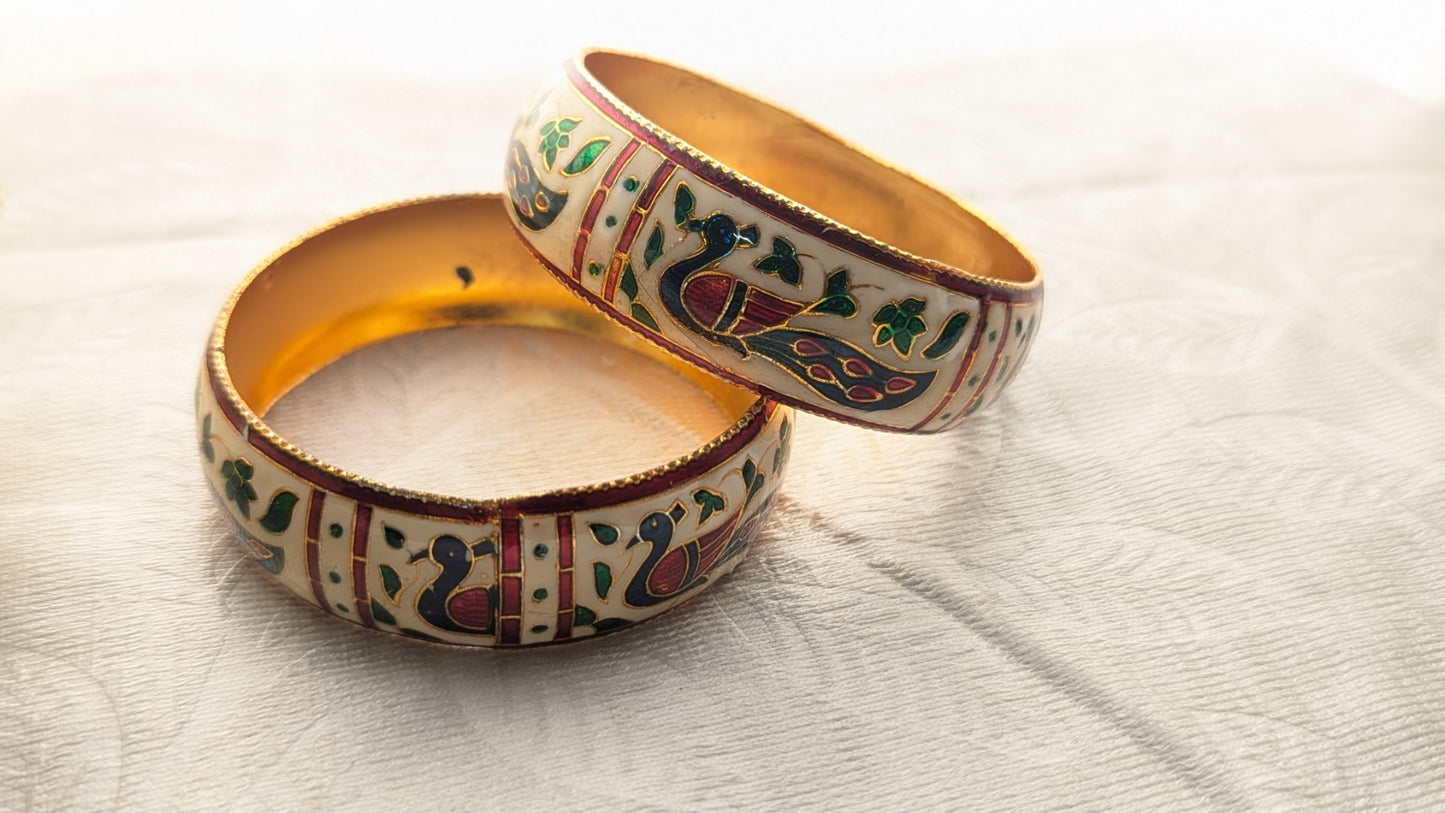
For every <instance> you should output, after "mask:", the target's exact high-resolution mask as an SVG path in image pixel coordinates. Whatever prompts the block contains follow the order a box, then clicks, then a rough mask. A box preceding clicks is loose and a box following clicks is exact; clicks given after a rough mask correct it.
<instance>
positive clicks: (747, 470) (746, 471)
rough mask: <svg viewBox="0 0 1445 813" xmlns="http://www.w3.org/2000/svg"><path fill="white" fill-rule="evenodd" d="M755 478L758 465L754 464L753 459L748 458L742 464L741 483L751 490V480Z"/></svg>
mask: <svg viewBox="0 0 1445 813" xmlns="http://www.w3.org/2000/svg"><path fill="white" fill-rule="evenodd" d="M757 476H758V464H756V463H754V462H753V459H752V458H751V457H750V458H748V459H747V460H746V461H744V462H743V482H744V483H746V484H747V486H748V488H752V486H753V480H754V479H755V478H756V477H757Z"/></svg>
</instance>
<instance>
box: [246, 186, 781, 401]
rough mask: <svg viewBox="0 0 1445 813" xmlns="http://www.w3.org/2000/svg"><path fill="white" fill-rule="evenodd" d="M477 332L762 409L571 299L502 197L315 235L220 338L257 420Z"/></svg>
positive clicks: (362, 220) (391, 215)
mask: <svg viewBox="0 0 1445 813" xmlns="http://www.w3.org/2000/svg"><path fill="white" fill-rule="evenodd" d="M461 269H465V270H461ZM475 324H495V325H523V326H530V327H544V328H554V329H560V330H567V331H571V332H574V333H579V334H583V335H587V336H596V337H598V338H599V339H602V340H605V341H607V342H610V343H612V344H616V345H620V346H622V347H625V348H627V349H630V350H632V351H634V352H637V353H641V354H642V355H644V356H647V357H648V358H652V359H655V360H657V361H658V362H660V363H662V364H665V365H667V367H668V368H670V369H672V370H674V371H676V372H677V373H679V374H680V375H682V376H683V377H684V378H686V379H687V380H688V381H691V382H692V383H693V384H695V385H696V386H697V387H699V388H700V389H702V390H703V391H704V392H705V393H707V394H708V395H709V396H710V397H712V398H713V399H714V400H715V401H716V402H717V403H718V405H719V406H720V407H721V408H722V409H723V410H724V411H725V412H726V413H727V414H728V415H729V417H730V418H732V419H737V418H738V417H740V416H741V415H743V414H744V413H745V412H747V410H748V409H749V407H751V406H752V404H753V403H754V402H755V401H756V400H757V396H756V395H755V394H753V393H750V392H748V391H746V390H743V389H740V388H738V387H734V386H732V385H730V384H727V383H725V382H723V381H720V380H718V379H716V378H714V377H713V376H710V375H707V374H706V373H703V372H701V371H699V370H697V369H695V368H693V367H692V366H691V365H688V364H686V363H684V362H682V361H680V360H678V359H676V358H674V357H672V356H671V355H669V354H668V353H666V352H664V351H662V350H660V349H658V348H657V347H655V346H654V345H652V344H651V343H650V342H646V341H643V340H641V339H639V338H637V337H635V336H634V335H633V334H632V333H631V332H630V331H628V330H626V329H624V328H622V327H619V326H618V325H616V324H614V323H613V322H611V321H608V320H607V319H605V318H604V317H602V316H601V315H599V314H597V313H596V312H595V311H593V310H592V309H591V308H589V307H588V306H587V305H586V304H584V303H583V302H581V301H580V300H578V299H577V298H576V297H574V296H573V295H572V294H570V293H569V292H567V290H566V289H565V288H563V287H562V286H560V285H558V284H557V283H556V282H555V281H554V280H553V279H552V278H551V277H550V276H549V275H548V274H547V273H546V271H544V270H543V269H542V268H541V267H540V266H539V265H538V264H537V262H536V260H535V259H534V258H533V257H532V255H531V254H530V253H528V251H527V249H526V248H525V246H524V244H523V243H522V242H521V241H520V240H517V239H516V237H515V235H514V234H513V232H512V227H511V224H510V223H509V222H508V221H507V216H506V213H505V211H504V210H503V208H502V204H501V200H500V198H498V197H496V196H490V195H488V196H465V197H455V198H438V199H434V200H427V201H421V202H417V203H411V204H407V205H402V206H397V207H394V208H387V209H382V210H379V211H375V212H371V213H368V214H365V215H362V216H360V217H357V218H354V219H351V220H347V221H345V222H342V223H340V224H338V225H335V226H332V227H330V228H327V229H325V230H323V231H320V232H318V233H316V234H313V235H312V236H310V237H308V238H306V239H304V240H302V241H301V242H299V243H298V244H296V245H295V246H293V247H292V248H290V249H288V250H286V251H284V252H282V253H281V254H280V255H279V256H278V257H276V258H275V259H274V260H272V261H271V262H270V263H269V264H267V265H265V266H263V267H262V268H261V269H260V270H259V271H257V272H256V274H255V275H254V276H253V277H252V278H250V279H248V280H247V281H246V283H244V284H243V285H242V287H241V288H240V289H239V290H238V292H237V293H236V294H235V295H234V296H233V298H232V300H231V302H230V303H228V306H227V308H226V309H225V310H224V311H223V312H222V314H221V321H220V323H219V324H218V338H219V339H220V341H221V346H222V350H223V354H224V358H225V362H226V368H227V370H228V372H229V374H230V379H231V383H232V385H233V386H234V387H235V388H236V391H237V393H238V394H239V395H240V397H241V399H242V400H243V401H245V402H246V403H247V404H248V405H250V407H251V409H252V410H253V411H254V412H255V413H256V414H257V415H258V416H259V415H264V414H265V413H266V411H267V410H268V409H270V407H271V406H272V405H273V404H275V403H276V401H277V400H278V399H279V398H280V397H281V396H282V395H284V394H285V393H286V392H287V391H288V390H290V389H291V388H292V387H294V386H296V385H297V384H298V383H300V382H301V381H303V380H304V379H305V378H306V377H307V376H309V375H311V374H312V373H313V372H315V371H316V370H318V369H320V368H321V367H324V366H325V365H326V364H328V363H330V362H331V361H334V360H335V359H337V358H339V357H341V356H342V355H344V354H346V353H349V352H351V351H353V350H356V349H358V348H361V347H363V346H366V345H369V344H372V343H374V342H378V341H382V340H385V339H389V338H392V337H395V336H400V335H402V334H406V333H412V332H415V331H418V330H426V329H431V328H441V327H451V326H456V325H475ZM479 383H480V385H481V386H483V387H484V386H485V382H479Z"/></svg>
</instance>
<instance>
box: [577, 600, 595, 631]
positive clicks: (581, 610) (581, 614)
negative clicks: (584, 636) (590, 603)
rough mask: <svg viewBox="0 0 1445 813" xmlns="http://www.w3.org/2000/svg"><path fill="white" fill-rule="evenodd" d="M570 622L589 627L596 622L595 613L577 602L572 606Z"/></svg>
mask: <svg viewBox="0 0 1445 813" xmlns="http://www.w3.org/2000/svg"><path fill="white" fill-rule="evenodd" d="M572 623H573V624H575V625H577V626H579V627H590V626H592V625H593V624H596V623H597V613H594V612H592V611H591V610H589V609H587V608H586V607H583V606H582V605H581V604H578V605H577V606H576V607H573V608H572Z"/></svg>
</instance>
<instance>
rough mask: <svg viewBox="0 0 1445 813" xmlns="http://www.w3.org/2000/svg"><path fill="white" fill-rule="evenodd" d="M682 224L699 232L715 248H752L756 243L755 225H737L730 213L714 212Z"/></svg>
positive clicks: (756, 231) (730, 249)
mask: <svg viewBox="0 0 1445 813" xmlns="http://www.w3.org/2000/svg"><path fill="white" fill-rule="evenodd" d="M682 225H683V228H685V229H687V230H688V231H695V232H700V233H701V234H702V239H703V240H704V241H705V242H706V243H707V244H708V245H709V246H713V247H716V248H724V249H727V250H728V251H732V250H733V249H736V248H752V247H753V246H755V245H757V244H758V227H757V226H754V225H751V224H750V225H747V226H738V222H737V221H736V220H733V218H732V215H729V214H726V213H724V212H714V213H713V214H710V215H708V216H707V217H706V218H704V219H702V220H698V219H697V218H693V219H691V220H688V221H686V222H684V223H683V224H682Z"/></svg>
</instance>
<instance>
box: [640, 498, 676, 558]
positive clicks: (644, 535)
mask: <svg viewBox="0 0 1445 813" xmlns="http://www.w3.org/2000/svg"><path fill="white" fill-rule="evenodd" d="M685 516H687V508H686V507H684V506H683V504H682V503H681V502H674V503H673V504H672V507H671V508H669V509H667V510H666V511H653V512H652V513H651V514H648V515H647V516H645V517H643V518H642V522H641V523H639V524H638V526H637V535H636V536H634V537H632V538H631V539H629V540H628V541H627V547H629V548H630V547H632V546H633V545H636V544H637V543H639V542H651V543H655V544H661V545H666V544H668V543H669V542H671V541H672V532H673V530H674V529H675V528H676V527H677V523H679V522H681V521H682V518H683V517H685Z"/></svg>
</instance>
